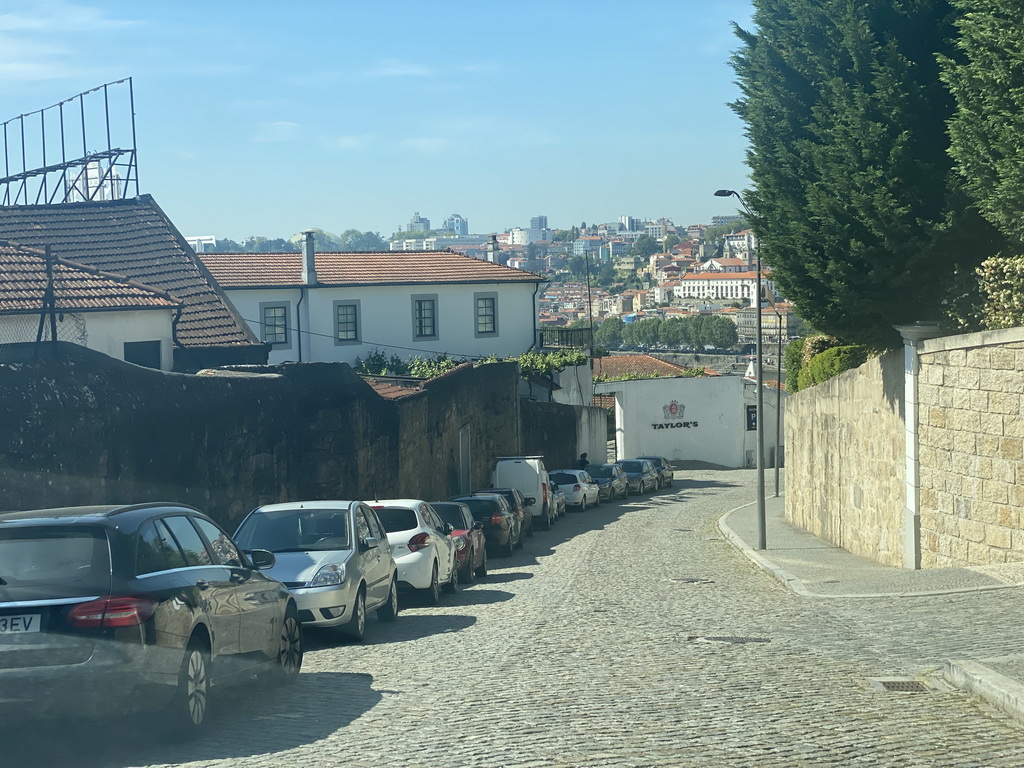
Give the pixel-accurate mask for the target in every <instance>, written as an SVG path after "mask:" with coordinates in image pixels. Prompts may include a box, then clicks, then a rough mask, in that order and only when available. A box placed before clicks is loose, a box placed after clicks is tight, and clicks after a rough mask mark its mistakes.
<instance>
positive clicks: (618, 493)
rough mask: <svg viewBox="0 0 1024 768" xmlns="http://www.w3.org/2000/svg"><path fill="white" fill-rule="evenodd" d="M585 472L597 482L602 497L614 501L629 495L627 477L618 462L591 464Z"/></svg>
mask: <svg viewBox="0 0 1024 768" xmlns="http://www.w3.org/2000/svg"><path fill="white" fill-rule="evenodd" d="M587 472H589V473H590V476H591V477H592V478H594V482H595V483H597V490H598V491H599V493H600V494H601V498H602V499H605V500H606V501H614V500H615V499H624V498H626V497H627V496H629V479H628V478H627V477H626V473H625V472H623V471H622V467H620V466H619V465H618V464H591V465H590V466H589V467H587Z"/></svg>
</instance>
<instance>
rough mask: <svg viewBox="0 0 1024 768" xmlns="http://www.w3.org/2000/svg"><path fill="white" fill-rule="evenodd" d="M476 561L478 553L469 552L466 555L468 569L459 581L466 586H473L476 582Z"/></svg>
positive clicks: (466, 568) (464, 570)
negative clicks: (474, 565) (474, 564)
mask: <svg viewBox="0 0 1024 768" xmlns="http://www.w3.org/2000/svg"><path fill="white" fill-rule="evenodd" d="M474 560H476V552H475V551H474V550H472V549H471V550H469V552H468V553H467V554H466V567H465V568H464V569H463V571H462V575H461V576H459V580H460V581H462V582H464V583H465V584H472V583H473V582H474V581H476V571H475V570H474V568H473V561H474Z"/></svg>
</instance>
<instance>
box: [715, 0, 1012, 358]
mask: <svg viewBox="0 0 1024 768" xmlns="http://www.w3.org/2000/svg"><path fill="white" fill-rule="evenodd" d="M754 5H755V9H756V10H755V15H754V23H755V25H756V27H757V31H756V32H747V31H744V30H742V29H739V28H737V30H736V31H737V35H738V36H739V37H740V39H741V41H742V43H743V46H742V48H741V50H740V51H739V52H738V53H737V54H736V55H735V56H734V59H733V66H734V68H735V70H736V72H737V74H738V76H739V84H740V87H741V89H742V94H743V95H742V98H741V99H740V100H738V101H737V102H736V103H735V104H734V105H733V108H734V109H735V110H736V111H737V113H738V114H739V115H740V116H741V117H742V118H743V120H744V121H745V123H746V125H747V136H748V138H749V140H750V149H749V152H748V162H749V165H750V169H751V178H752V180H753V190H752V191H751V192H749V193H748V194H747V203H748V206H749V207H750V209H751V211H752V212H753V214H754V218H755V222H754V227H755V230H756V232H757V235H758V239H759V242H760V247H761V249H762V257H763V259H764V261H765V262H766V263H767V264H768V265H769V266H771V268H772V270H773V279H774V280H775V281H776V282H777V284H778V285H779V286H780V288H781V289H782V293H783V294H784V295H786V296H787V298H789V299H791V300H792V301H793V302H794V303H795V304H796V306H797V308H798V311H799V312H800V314H801V316H802V317H804V318H805V319H806V320H808V321H810V322H811V324H812V325H814V326H815V328H817V329H819V330H821V331H824V332H826V333H830V334H833V335H835V336H838V337H840V338H842V339H844V340H846V341H849V342H856V343H862V344H868V345H872V346H876V347H883V348H884V347H891V346H895V345H897V344H898V343H899V340H900V337H899V334H898V333H897V332H896V331H895V330H894V329H893V327H892V326H893V325H895V324H901V323H907V322H912V321H914V320H927V319H936V318H938V317H940V316H942V315H943V314H944V309H945V308H946V307H947V306H948V303H949V302H950V301H951V300H953V299H954V298H955V297H957V296H960V295H962V294H963V293H964V292H965V291H966V290H967V286H968V285H973V283H974V280H973V270H974V268H975V267H976V266H977V265H978V264H979V263H980V262H981V261H982V260H983V259H984V258H985V257H987V256H988V255H990V254H991V253H993V252H994V251H995V250H996V249H997V248H998V239H997V237H996V234H995V232H994V230H993V229H992V228H991V227H990V226H989V225H988V224H987V223H986V222H984V221H983V220H982V219H981V217H980V216H978V215H977V213H976V212H975V211H973V210H972V209H971V208H970V206H969V204H968V201H967V198H966V196H965V194H964V193H963V191H962V190H960V189H958V188H957V187H956V185H955V183H954V180H953V168H952V160H951V158H950V157H949V155H948V154H947V149H948V146H949V142H948V139H947V134H946V121H947V120H948V119H949V118H950V117H951V116H952V114H953V108H954V106H953V100H952V97H951V96H950V94H949V92H948V91H947V89H946V88H945V86H944V85H943V83H942V82H941V80H940V76H939V65H938V60H937V57H938V56H940V55H945V56H950V57H952V56H953V55H954V39H955V27H954V20H955V13H954V12H953V10H952V9H951V7H950V5H949V3H948V2H946V1H945V0H874V2H871V3H860V2H854V1H853V0H755V3H754Z"/></svg>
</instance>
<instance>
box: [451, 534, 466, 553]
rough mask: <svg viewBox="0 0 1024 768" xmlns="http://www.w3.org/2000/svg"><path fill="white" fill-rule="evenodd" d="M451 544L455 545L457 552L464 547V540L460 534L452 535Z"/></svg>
mask: <svg viewBox="0 0 1024 768" xmlns="http://www.w3.org/2000/svg"><path fill="white" fill-rule="evenodd" d="M452 544H454V545H455V549H457V550H458V551H459V552H461V551H462V550H464V549H465V548H466V540H465V539H464V538H462V537H461V536H452Z"/></svg>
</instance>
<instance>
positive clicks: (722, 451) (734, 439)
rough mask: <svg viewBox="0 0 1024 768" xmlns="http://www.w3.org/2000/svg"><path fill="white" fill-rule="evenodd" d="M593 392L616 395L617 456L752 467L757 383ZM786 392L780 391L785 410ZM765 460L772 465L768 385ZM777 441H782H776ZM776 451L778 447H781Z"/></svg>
mask: <svg viewBox="0 0 1024 768" xmlns="http://www.w3.org/2000/svg"><path fill="white" fill-rule="evenodd" d="M594 391H595V393H596V394H614V395H615V448H616V455H617V456H618V458H620V459H628V458H631V457H633V456H665V457H666V458H668V459H670V460H673V461H704V462H709V463H711V464H718V465H720V466H723V467H737V468H739V467H753V466H756V460H757V431H756V425H757V423H756V419H755V418H754V416H753V414H754V413H755V412H756V398H757V385H756V384H755V383H754V382H751V381H748V380H747V379H744V378H740V377H739V376H706V377H698V378H686V377H680V378H660V379H641V380H634V381H606V382H599V383H597V384H595V385H594ZM785 397H786V393H785V392H783V393H782V398H783V410H784V409H785ZM762 399H763V404H764V411H765V412H764V445H765V464H766V466H774V460H775V456H776V451H775V445H776V436H777V434H778V437H779V439H780V440H781V439H782V436H783V433H784V430H780V431H779V433H776V407H775V390H771V389H768V388H766V389H765V391H764V393H763V395H762ZM780 445H781V443H780ZM780 455H782V454H781V451H780Z"/></svg>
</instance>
